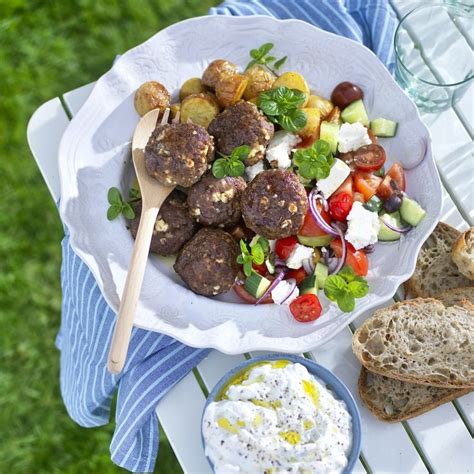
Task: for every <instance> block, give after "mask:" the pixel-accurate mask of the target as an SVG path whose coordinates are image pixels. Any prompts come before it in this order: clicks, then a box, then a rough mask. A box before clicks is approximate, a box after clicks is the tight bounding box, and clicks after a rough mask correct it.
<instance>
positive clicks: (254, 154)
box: [208, 101, 275, 166]
mask: <svg viewBox="0 0 474 474" xmlns="http://www.w3.org/2000/svg"><path fill="white" fill-rule="evenodd" d="M208 130H209V133H210V134H211V135H212V136H213V137H214V140H215V141H216V148H217V150H218V151H219V152H221V153H223V154H224V155H230V154H231V153H232V150H233V149H234V148H235V147H238V146H240V145H248V146H249V147H250V149H251V150H250V153H249V156H248V157H247V159H246V160H245V164H246V165H247V166H251V165H254V164H255V163H257V162H259V161H261V160H263V156H264V154H265V148H266V146H267V145H268V142H269V141H270V139H271V138H272V137H273V134H274V133H275V127H274V126H273V124H272V123H271V122H269V121H268V120H267V119H266V118H265V116H264V115H263V114H262V113H261V112H260V111H259V110H258V109H257V106H256V105H254V104H252V103H250V102H244V101H242V102H239V103H237V104H235V105H232V106H231V107H229V108H228V109H226V110H224V111H223V112H222V113H220V114H219V115H218V116H217V117H216V118H215V119H214V120H213V121H212V122H211V123H210V124H209V129H208Z"/></svg>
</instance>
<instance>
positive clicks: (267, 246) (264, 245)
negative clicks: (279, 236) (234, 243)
mask: <svg viewBox="0 0 474 474" xmlns="http://www.w3.org/2000/svg"><path fill="white" fill-rule="evenodd" d="M258 243H259V245H260V247H262V250H263V252H264V253H265V254H267V253H268V252H269V251H270V243H269V242H268V240H267V239H266V238H265V237H259V238H258Z"/></svg>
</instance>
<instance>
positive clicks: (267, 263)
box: [265, 259, 275, 275]
mask: <svg viewBox="0 0 474 474" xmlns="http://www.w3.org/2000/svg"><path fill="white" fill-rule="evenodd" d="M265 266H266V267H267V270H268V273H271V274H272V275H273V274H274V273H275V265H273V263H272V262H270V260H268V259H267V260H265Z"/></svg>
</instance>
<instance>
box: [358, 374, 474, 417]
mask: <svg viewBox="0 0 474 474" xmlns="http://www.w3.org/2000/svg"><path fill="white" fill-rule="evenodd" d="M358 387H359V395H360V398H361V399H362V401H363V402H364V403H365V405H366V406H367V408H368V409H369V410H370V412H371V413H372V414H373V415H375V416H376V417H377V418H378V419H379V420H382V421H388V422H391V423H394V422H398V421H403V420H408V419H409V418H413V417H414V416H418V415H421V414H422V413H426V412H427V411H429V410H432V409H433V408H436V407H437V406H439V405H442V404H443V403H446V402H450V401H451V400H454V399H455V398H458V397H462V396H463V395H466V394H467V393H469V392H470V391H471V390H470V389H468V388H463V389H459V388H440V387H430V386H428V385H418V384H414V383H408V382H402V381H401V380H396V379H390V378H388V377H384V376H383V375H378V374H373V373H372V372H369V371H368V370H367V369H366V368H365V367H362V369H361V372H360V376H359V383H358Z"/></svg>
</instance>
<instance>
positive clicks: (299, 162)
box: [293, 140, 334, 180]
mask: <svg viewBox="0 0 474 474" xmlns="http://www.w3.org/2000/svg"><path fill="white" fill-rule="evenodd" d="M333 163H334V157H333V155H332V153H331V150H330V147H329V145H328V144H327V142H325V141H324V140H318V141H316V142H315V143H313V145H312V146H311V147H309V148H302V149H299V150H297V151H296V152H295V153H294V154H293V164H295V165H296V166H297V167H298V174H299V175H300V176H302V177H303V178H306V179H317V180H320V179H324V178H327V177H328V176H329V173H330V171H331V166H332V165H333Z"/></svg>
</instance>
